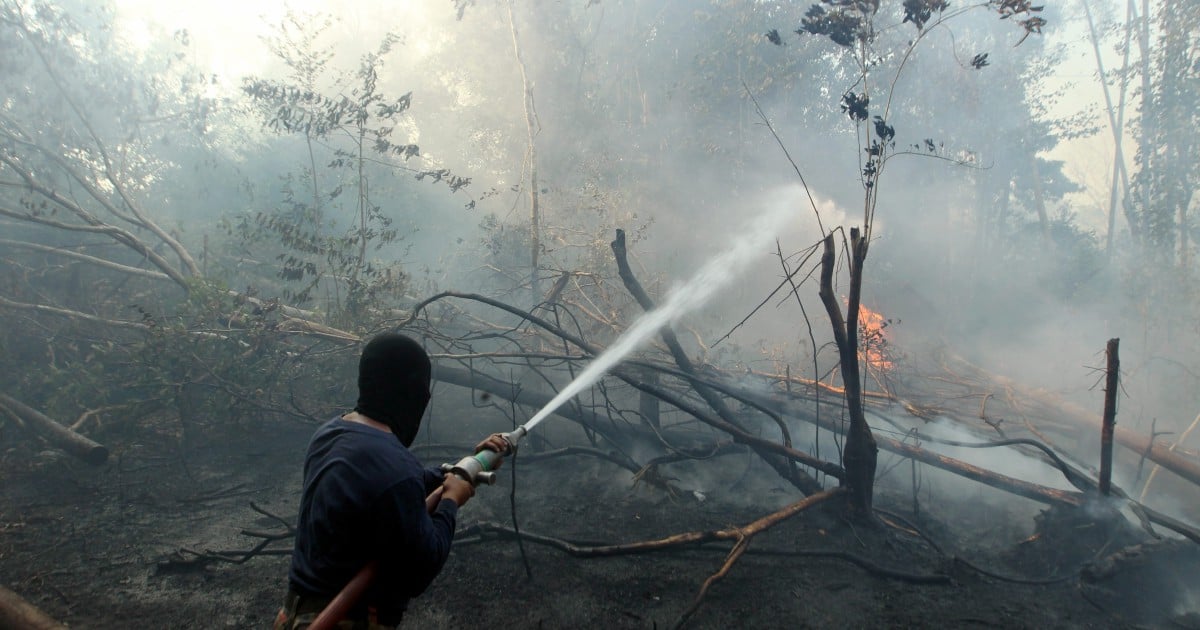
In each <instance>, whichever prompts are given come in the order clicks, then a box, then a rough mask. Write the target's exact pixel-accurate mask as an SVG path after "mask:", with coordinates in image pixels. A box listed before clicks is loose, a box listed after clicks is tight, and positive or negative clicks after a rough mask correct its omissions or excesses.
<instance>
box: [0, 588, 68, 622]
mask: <svg viewBox="0 0 1200 630" xmlns="http://www.w3.org/2000/svg"><path fill="white" fill-rule="evenodd" d="M66 628H67V627H66V626H65V625H63V624H61V623H59V622H57V621H55V620H54V619H53V618H52V617H51V616H50V615H47V614H46V613H44V612H42V610H41V609H40V608H38V607H37V606H34V605H33V604H31V603H29V602H28V601H26V600H25V598H23V597H21V596H20V595H17V594H16V593H14V592H12V591H10V590H8V589H7V588H4V587H3V586H0V630H66Z"/></svg>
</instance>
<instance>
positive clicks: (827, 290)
mask: <svg viewBox="0 0 1200 630" xmlns="http://www.w3.org/2000/svg"><path fill="white" fill-rule="evenodd" d="M866 258H867V240H866V238H865V237H863V236H862V235H861V234H860V233H859V231H858V228H851V230H850V295H849V298H848V300H847V304H846V315H845V317H843V316H842V310H841V307H840V306H839V305H838V303H837V297H836V296H835V295H834V293H833V268H834V262H835V259H836V252H835V251H834V241H833V234H832V233H831V234H829V235H827V236H826V237H825V250H824V253H823V254H822V255H821V289H820V296H821V302H822V303H823V304H824V305H825V311H826V312H827V313H828V314H829V321H830V323H831V324H832V325H833V337H834V341H835V342H836V343H837V348H838V357H839V359H840V360H841V365H842V383H843V384H844V385H845V390H846V409H847V412H848V415H849V416H850V429H849V431H847V433H846V445H845V447H843V449H842V467H843V468H845V470H846V476H845V477H844V478H842V485H844V486H846V488H847V490H849V495H848V496H849V505H850V512H851V513H852V514H854V515H855V516H858V517H862V518H869V517H870V516H871V504H872V499H873V497H874V492H875V466H876V462H877V460H878V458H879V447H878V445H877V444H876V443H875V436H874V435H872V434H871V427H870V425H868V424H867V417H866V414H865V413H864V412H863V403H862V381H861V379H860V374H861V371H860V370H859V365H858V307H859V301H860V298H861V295H862V268H863V262H864V261H865V260H866Z"/></svg>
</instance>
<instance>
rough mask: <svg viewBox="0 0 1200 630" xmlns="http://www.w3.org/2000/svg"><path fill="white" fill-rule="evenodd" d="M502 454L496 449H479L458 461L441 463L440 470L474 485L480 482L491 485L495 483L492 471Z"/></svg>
mask: <svg viewBox="0 0 1200 630" xmlns="http://www.w3.org/2000/svg"><path fill="white" fill-rule="evenodd" d="M503 456H504V455H503V454H502V453H497V452H496V451H479V452H478V453H475V454H474V455H471V456H469V457H464V458H462V459H460V460H458V463H455V464H442V471H444V472H447V473H450V474H452V475H457V476H458V477H460V478H462V479H465V480H466V481H469V482H471V484H472V485H475V486H478V485H479V484H481V483H482V484H487V485H492V484H494V483H496V473H494V472H492V471H493V469H495V468H496V464H497V463H499V461H500V459H501V458H502V457H503Z"/></svg>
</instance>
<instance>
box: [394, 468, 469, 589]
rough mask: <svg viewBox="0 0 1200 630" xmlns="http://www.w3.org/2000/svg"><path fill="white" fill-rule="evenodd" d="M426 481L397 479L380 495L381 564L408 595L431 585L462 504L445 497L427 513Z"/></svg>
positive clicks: (442, 563) (440, 568) (441, 563)
mask: <svg viewBox="0 0 1200 630" xmlns="http://www.w3.org/2000/svg"><path fill="white" fill-rule="evenodd" d="M439 482H440V479H439ZM424 485H425V484H424V479H421V480H418V479H416V478H411V477H410V478H409V479H406V480H404V481H401V482H399V483H397V484H396V485H394V486H392V487H391V488H389V489H388V491H387V492H386V493H384V496H382V497H381V498H380V504H379V509H378V510H377V512H378V516H377V520H376V522H377V523H378V525H377V527H378V530H377V531H379V540H380V557H379V560H380V567H381V569H382V570H383V571H385V572H386V573H389V574H390V576H391V579H393V580H395V583H396V585H397V586H398V587H399V588H400V589H401V591H402V593H401V594H402V595H404V596H405V597H416V596H417V595H420V594H421V593H423V592H424V591H425V589H426V588H428V587H429V584H430V583H431V582H432V581H433V578H435V577H437V574H438V573H439V572H440V571H441V570H442V565H444V564H445V563H446V558H447V557H448V556H449V555H450V545H451V543H452V541H453V540H454V528H455V525H456V521H457V516H458V504H457V503H455V502H454V501H451V500H449V499H443V500H442V501H441V502H439V503H438V506H437V509H436V510H435V511H434V512H433V514H429V513H427V512H426V511H425V492H424Z"/></svg>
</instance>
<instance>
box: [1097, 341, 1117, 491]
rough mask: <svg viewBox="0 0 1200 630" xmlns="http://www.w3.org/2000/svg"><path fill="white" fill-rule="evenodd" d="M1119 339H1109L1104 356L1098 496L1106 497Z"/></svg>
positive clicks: (1108, 488) (1109, 480)
mask: <svg viewBox="0 0 1200 630" xmlns="http://www.w3.org/2000/svg"><path fill="white" fill-rule="evenodd" d="M1120 343H1121V340H1120V339H1109V340H1108V348H1107V350H1106V351H1105V354H1106V355H1107V356H1108V367H1107V370H1106V374H1105V378H1104V424H1103V425H1102V426H1101V428H1100V494H1102V495H1104V496H1108V493H1109V490H1110V489H1111V487H1112V445H1113V428H1114V427H1116V425H1117V382H1118V381H1117V379H1118V375H1119V371H1120V368H1121V360H1120V359H1119V358H1118V357H1117V348H1118V345H1119V344H1120Z"/></svg>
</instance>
